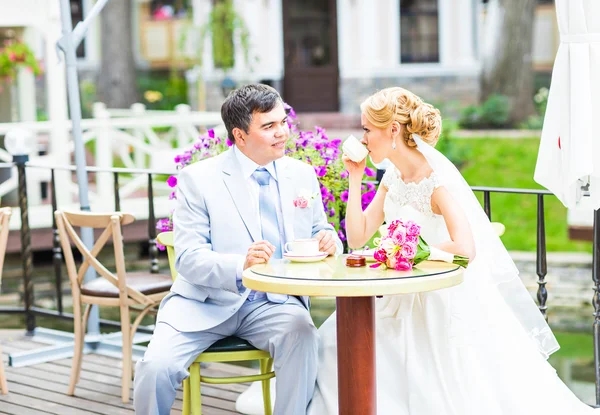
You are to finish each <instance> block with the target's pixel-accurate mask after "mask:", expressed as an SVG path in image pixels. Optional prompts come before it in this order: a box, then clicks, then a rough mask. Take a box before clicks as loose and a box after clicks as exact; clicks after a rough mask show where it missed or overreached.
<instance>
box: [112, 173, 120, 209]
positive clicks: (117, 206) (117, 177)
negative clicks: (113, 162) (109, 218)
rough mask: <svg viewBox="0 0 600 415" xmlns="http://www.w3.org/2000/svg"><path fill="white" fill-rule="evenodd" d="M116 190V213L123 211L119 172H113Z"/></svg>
mask: <svg viewBox="0 0 600 415" xmlns="http://www.w3.org/2000/svg"><path fill="white" fill-rule="evenodd" d="M113 178H114V190H115V211H117V212H119V211H120V210H121V196H120V195H119V172H113Z"/></svg>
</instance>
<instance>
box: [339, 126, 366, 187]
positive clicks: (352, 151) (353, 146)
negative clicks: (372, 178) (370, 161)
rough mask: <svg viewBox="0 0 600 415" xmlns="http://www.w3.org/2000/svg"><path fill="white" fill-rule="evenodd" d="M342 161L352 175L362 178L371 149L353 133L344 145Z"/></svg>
mask: <svg viewBox="0 0 600 415" xmlns="http://www.w3.org/2000/svg"><path fill="white" fill-rule="evenodd" d="M342 151H343V155H342V162H343V163H344V166H346V169H347V170H348V173H349V175H350V176H351V177H356V178H358V179H362V176H363V174H364V172H365V167H366V165H367V155H368V154H369V151H368V150H367V148H366V147H365V146H364V145H363V144H362V143H361V142H360V141H358V139H357V138H355V137H354V136H353V135H351V136H350V137H348V138H347V139H346V141H344V144H343V145H342Z"/></svg>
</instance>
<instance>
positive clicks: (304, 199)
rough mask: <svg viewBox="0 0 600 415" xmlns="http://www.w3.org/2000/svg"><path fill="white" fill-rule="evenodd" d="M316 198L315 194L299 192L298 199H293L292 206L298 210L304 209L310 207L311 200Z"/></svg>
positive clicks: (305, 191)
mask: <svg viewBox="0 0 600 415" xmlns="http://www.w3.org/2000/svg"><path fill="white" fill-rule="evenodd" d="M316 197H317V194H316V193H310V192H309V191H308V190H301V191H300V192H299V194H298V197H297V198H295V199H294V206H295V207H297V208H300V209H306V208H309V207H311V206H312V203H313V200H315V198H316Z"/></svg>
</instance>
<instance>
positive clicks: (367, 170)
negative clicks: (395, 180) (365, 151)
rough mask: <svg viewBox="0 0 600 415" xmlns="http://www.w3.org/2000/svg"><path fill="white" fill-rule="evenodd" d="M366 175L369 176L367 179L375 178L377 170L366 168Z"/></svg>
mask: <svg viewBox="0 0 600 415" xmlns="http://www.w3.org/2000/svg"><path fill="white" fill-rule="evenodd" d="M365 174H366V175H367V177H375V175H376V173H375V170H373V169H371V168H369V167H365Z"/></svg>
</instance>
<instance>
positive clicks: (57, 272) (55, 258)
mask: <svg viewBox="0 0 600 415" xmlns="http://www.w3.org/2000/svg"><path fill="white" fill-rule="evenodd" d="M54 174H55V172H54V169H51V170H50V184H51V186H52V213H53V214H52V263H53V265H54V281H55V284H56V287H55V289H56V308H57V309H58V312H59V313H60V314H62V312H63V298H62V261H63V257H62V248H61V247H60V237H59V235H58V227H57V226H56V218H55V217H54V212H56V210H57V209H58V207H57V205H56V180H55V177H54Z"/></svg>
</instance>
